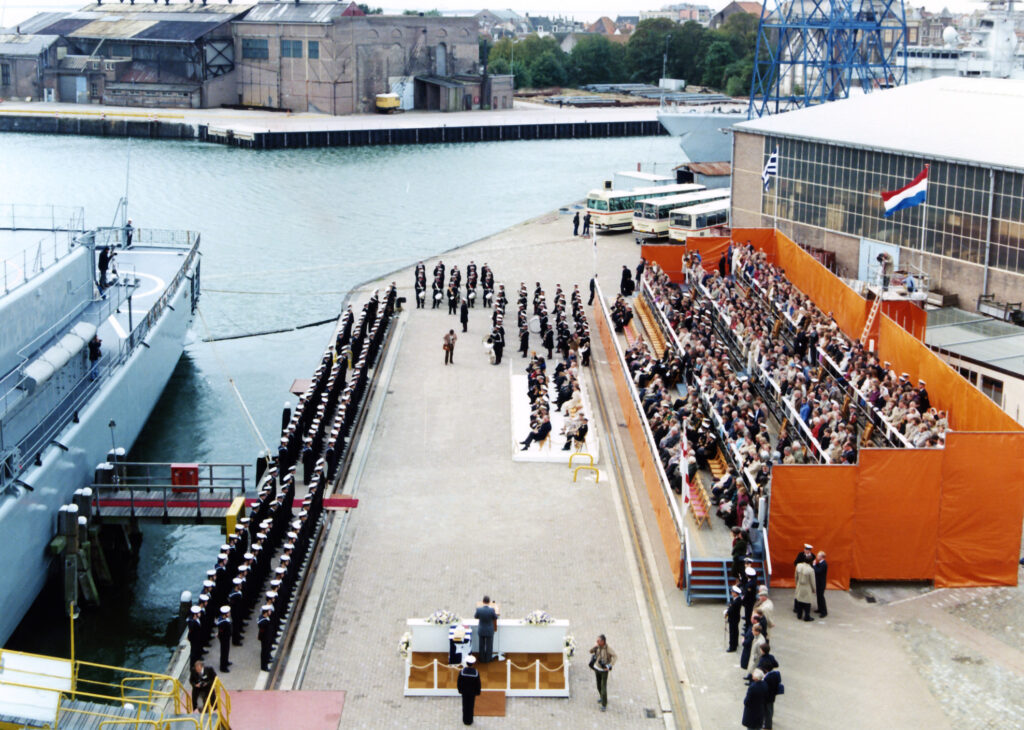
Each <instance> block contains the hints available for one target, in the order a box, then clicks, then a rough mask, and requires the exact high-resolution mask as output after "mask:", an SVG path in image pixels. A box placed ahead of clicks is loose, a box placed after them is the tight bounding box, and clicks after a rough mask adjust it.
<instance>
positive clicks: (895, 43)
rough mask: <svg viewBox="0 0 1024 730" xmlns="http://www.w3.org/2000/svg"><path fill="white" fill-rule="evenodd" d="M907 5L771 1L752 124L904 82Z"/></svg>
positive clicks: (764, 14)
mask: <svg viewBox="0 0 1024 730" xmlns="http://www.w3.org/2000/svg"><path fill="white" fill-rule="evenodd" d="M906 44H907V22H906V15H905V13H904V9H903V1H902V0H770V1H766V2H765V4H764V5H763V6H762V8H761V21H760V24H759V25H758V31H757V46H756V50H755V56H754V59H755V61H754V73H753V76H752V79H751V84H750V108H749V114H748V116H749V118H751V119H753V118H756V117H762V116H766V115H770V114H778V113H780V112H786V111H790V110H792V109H799V108H802V107H805V106H813V105H815V104H823V103H825V102H829V101H835V100H837V99H845V98H847V97H848V96H849V95H850V93H851V92H852V91H855V90H858V91H861V92H863V93H869V92H871V91H873V90H875V89H883V88H889V87H892V86H899V85H901V84H903V83H906V79H907V62H906V54H905V52H904V51H905V50H906Z"/></svg>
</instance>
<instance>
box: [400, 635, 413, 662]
mask: <svg viewBox="0 0 1024 730" xmlns="http://www.w3.org/2000/svg"><path fill="white" fill-rule="evenodd" d="M410 643H412V634H410V633H409V632H408V631H406V632H405V633H404V634H402V638H401V639H399V640H398V654H399V656H401V657H402V658H403V659H407V658H408V657H409V644H410Z"/></svg>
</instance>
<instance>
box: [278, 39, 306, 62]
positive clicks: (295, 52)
mask: <svg viewBox="0 0 1024 730" xmlns="http://www.w3.org/2000/svg"><path fill="white" fill-rule="evenodd" d="M281 58H302V41H286V40H282V41H281Z"/></svg>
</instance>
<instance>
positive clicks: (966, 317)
mask: <svg viewBox="0 0 1024 730" xmlns="http://www.w3.org/2000/svg"><path fill="white" fill-rule="evenodd" d="M925 344H927V345H928V346H929V347H938V348H940V349H942V350H945V351H946V352H949V353H950V354H952V355H956V356H959V357H963V358H967V359H969V360H973V361H975V362H977V363H978V364H980V365H988V366H990V367H993V368H998V369H1000V370H1005V371H1007V372H1009V373H1013V374H1014V375H1017V376H1018V377H1024V327H1018V326H1017V325H1015V324H1011V323H1009V322H1002V321H1000V320H998V319H992V318H991V317H986V316H985V315H983V314H977V313H974V312H967V311H964V310H963V309H957V308H956V307H945V308H943V309H933V310H930V311H929V312H928V326H927V328H926V329H925Z"/></svg>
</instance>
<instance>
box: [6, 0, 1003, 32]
mask: <svg viewBox="0 0 1024 730" xmlns="http://www.w3.org/2000/svg"><path fill="white" fill-rule="evenodd" d="M136 1H137V2H139V3H141V2H143V0H136ZM184 1H185V0H172V2H173V3H175V4H176V3H181V2H184ZM220 1H222V0H211V2H220ZM238 1H239V2H240V3H241V2H246V1H247V0H238ZM248 1H249V2H254V1H255V0H248ZM728 1H729V0H704V2H702V3H700V4H704V5H707V6H709V7H711V8H714V9H716V10H717V9H719V8H722V7H724V6H725V5H727V4H728ZM104 2H109V3H112V2H116V0H104ZM161 2H162V0H161ZM393 2H394V0H377V2H372V3H369V4H370V5H373V6H380V7H383V8H384V9H385V11H386V12H396V13H400V12H402V10H405V9H410V10H431V9H434V8H437V9H438V10H443V11H466V14H468V15H472V14H474V13H476V12H477V11H478V10H480V9H481V8H485V7H491V8H505V7H511V8H512V9H513V10H515V11H516V12H517V13H520V14H525V13H529V14H531V15H548V16H557V15H564V16H566V17H570V18H576V19H578V20H585V21H594V20H597V19H598V18H599V17H601V16H602V15H607V16H609V17H610V18H612V19H614V18H615V16H617V15H638V14H639V13H640V11H641V10H652V9H657V8H660V7H662V6H663V5H665V4H666V3H664V2H658V1H657V0H655V1H654V2H643V1H642V0H641V1H637V0H556V2H552V3H537V0H525V2H526V4H524V5H518V4H516V3H515V2H514V0H512V1H511V2H510V0H503V2H501V1H499V2H495V3H492V4H490V5H469V4H467V2H466V0H434V1H433V2H431V1H429V0H428V1H427V2H417V1H416V0H410V2H409V3H407V4H392V3H393ZM698 2H699V0H698ZM85 4H86V3H85V2H84V1H83V0H39V1H38V2H31V0H0V27H2V26H8V27H10V26H13V25H16V24H17V23H19V22H21V21H22V20H25V19H26V18H29V17H31V16H33V15H35V14H36V13H39V12H43V11H48V10H78V9H80V8H82V7H83V6H84V5H85ZM908 5H912V6H914V7H919V6H921V5H924V7H926V8H928V9H929V10H936V11H938V10H941V9H942V8H943V7H948V8H949V9H950V10H952V11H953V12H954V13H957V12H971V11H972V10H975V9H979V8H982V7H984V3H982V2H972V0H924V2H919V1H918V0H915V1H914V2H910V3H908Z"/></svg>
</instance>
